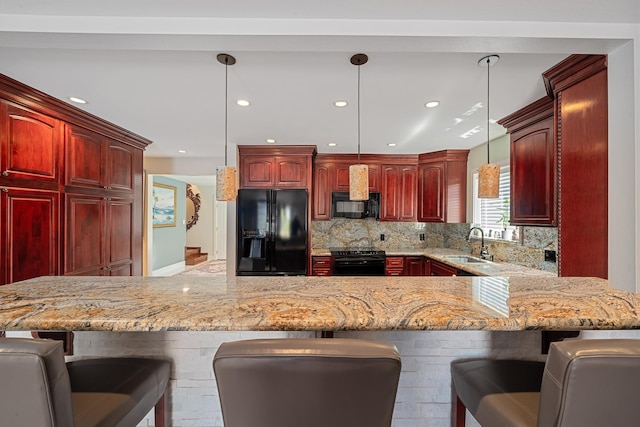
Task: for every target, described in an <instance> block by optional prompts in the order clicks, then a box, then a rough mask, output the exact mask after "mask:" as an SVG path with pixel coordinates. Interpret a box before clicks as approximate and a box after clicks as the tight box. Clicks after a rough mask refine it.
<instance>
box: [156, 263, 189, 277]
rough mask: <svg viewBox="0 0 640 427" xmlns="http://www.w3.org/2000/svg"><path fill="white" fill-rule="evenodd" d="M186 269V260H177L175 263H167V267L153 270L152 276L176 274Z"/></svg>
mask: <svg viewBox="0 0 640 427" xmlns="http://www.w3.org/2000/svg"><path fill="white" fill-rule="evenodd" d="M185 270H186V264H185V262H184V261H180V262H176V263H175V264H171V265H167V266H166V267H162V268H159V269H157V270H153V272H151V275H152V276H174V275H176V274H178V273H182V272H183V271H185Z"/></svg>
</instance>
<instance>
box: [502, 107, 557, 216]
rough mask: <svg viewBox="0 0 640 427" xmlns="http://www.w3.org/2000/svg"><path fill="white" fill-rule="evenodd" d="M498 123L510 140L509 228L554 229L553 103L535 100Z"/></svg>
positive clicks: (554, 144)
mask: <svg viewBox="0 0 640 427" xmlns="http://www.w3.org/2000/svg"><path fill="white" fill-rule="evenodd" d="M498 123H499V124H501V125H503V126H504V127H506V128H507V133H509V134H510V140H511V150H510V151H511V163H510V170H511V196H510V197H511V216H510V222H511V225H534V226H541V225H542V226H544V225H548V226H554V225H557V222H556V206H557V178H556V176H557V160H556V154H557V146H556V143H555V138H554V133H555V132H554V129H555V124H554V119H553V100H552V99H551V98H550V97H544V98H542V99H539V100H538V101H536V102H534V103H532V104H530V105H528V106H526V107H524V108H522V109H520V110H518V111H516V112H515V113H513V114H511V115H509V116H507V117H505V118H503V119H501V120H499V121H498Z"/></svg>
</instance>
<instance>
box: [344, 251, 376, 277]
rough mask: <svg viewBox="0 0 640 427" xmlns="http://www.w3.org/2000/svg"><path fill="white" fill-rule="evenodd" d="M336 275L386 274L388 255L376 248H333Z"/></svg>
mask: <svg viewBox="0 0 640 427" xmlns="http://www.w3.org/2000/svg"><path fill="white" fill-rule="evenodd" d="M331 255H332V256H333V275H334V276H384V267H385V260H386V255H385V252H384V251H383V250H380V249H374V248H349V249H342V248H331Z"/></svg>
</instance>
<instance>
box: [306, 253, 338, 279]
mask: <svg viewBox="0 0 640 427" xmlns="http://www.w3.org/2000/svg"><path fill="white" fill-rule="evenodd" d="M331 261H332V258H331V257H330V256H314V257H312V258H311V275H312V276H331V275H332V273H333V263H332V262H331Z"/></svg>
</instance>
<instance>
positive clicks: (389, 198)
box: [380, 166, 400, 221]
mask: <svg viewBox="0 0 640 427" xmlns="http://www.w3.org/2000/svg"><path fill="white" fill-rule="evenodd" d="M399 191H400V178H399V176H398V168H397V167H396V166H383V167H382V197H381V198H382V200H381V203H380V205H381V206H380V219H381V220H384V221H395V220H397V219H398V203H397V200H398V192H399Z"/></svg>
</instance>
